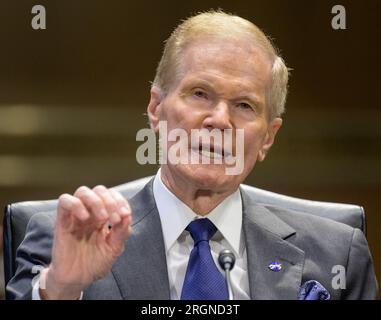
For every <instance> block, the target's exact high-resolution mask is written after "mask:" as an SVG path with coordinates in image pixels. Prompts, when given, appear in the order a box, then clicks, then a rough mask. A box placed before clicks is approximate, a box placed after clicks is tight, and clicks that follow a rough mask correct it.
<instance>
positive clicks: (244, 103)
mask: <svg viewBox="0 0 381 320" xmlns="http://www.w3.org/2000/svg"><path fill="white" fill-rule="evenodd" d="M238 106H239V107H240V108H241V109H247V110H250V109H251V110H254V109H253V107H252V106H251V105H250V104H248V103H246V102H240V103H239V104H238Z"/></svg>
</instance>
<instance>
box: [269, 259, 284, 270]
mask: <svg viewBox="0 0 381 320" xmlns="http://www.w3.org/2000/svg"><path fill="white" fill-rule="evenodd" d="M269 269H270V270H271V271H274V272H278V271H280V270H281V269H282V264H281V263H279V262H278V261H273V262H271V263H270V264H269Z"/></svg>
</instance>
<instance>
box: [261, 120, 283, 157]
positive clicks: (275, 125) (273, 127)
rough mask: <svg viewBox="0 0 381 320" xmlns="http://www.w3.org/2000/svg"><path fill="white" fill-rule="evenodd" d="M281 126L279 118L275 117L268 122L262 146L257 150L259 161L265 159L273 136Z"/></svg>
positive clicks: (273, 138) (272, 141)
mask: <svg viewBox="0 0 381 320" xmlns="http://www.w3.org/2000/svg"><path fill="white" fill-rule="evenodd" d="M281 126H282V119H281V118H275V119H273V120H272V121H271V122H270V124H269V127H268V129H267V133H266V136H265V139H264V142H263V145H262V148H261V149H260V150H259V153H258V160H259V161H263V160H265V158H266V154H267V152H268V151H269V150H270V148H271V146H272V145H273V143H274V140H275V136H276V134H277V132H278V130H279V128H280V127H281Z"/></svg>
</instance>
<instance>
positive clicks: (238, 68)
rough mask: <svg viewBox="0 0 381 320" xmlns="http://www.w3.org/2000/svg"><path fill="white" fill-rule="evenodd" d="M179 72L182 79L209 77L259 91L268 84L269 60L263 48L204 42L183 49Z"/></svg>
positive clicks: (237, 42)
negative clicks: (197, 76) (192, 76)
mask: <svg viewBox="0 0 381 320" xmlns="http://www.w3.org/2000/svg"><path fill="white" fill-rule="evenodd" d="M179 71H180V74H181V75H182V78H183V79H184V78H189V76H190V75H192V74H198V75H201V74H209V75H210V76H213V75H215V76H216V77H217V78H222V79H224V78H225V79H226V80H229V81H231V82H232V83H233V82H234V83H237V84H241V85H242V86H244V87H256V88H257V89H260V88H259V87H263V88H265V87H266V86H267V84H268V82H269V80H270V76H271V60H270V57H269V56H268V54H267V53H266V52H265V51H264V50H263V49H262V48H260V47H259V46H255V45H253V44H251V43H249V42H248V41H244V40H236V39H229V40H226V39H215V38H209V39H208V38H205V39H202V40H195V41H192V42H191V43H190V44H189V45H188V46H187V47H186V48H185V49H184V51H183V53H182V56H181V61H180V70H179Z"/></svg>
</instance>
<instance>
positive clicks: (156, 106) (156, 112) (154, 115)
mask: <svg viewBox="0 0 381 320" xmlns="http://www.w3.org/2000/svg"><path fill="white" fill-rule="evenodd" d="M163 98H164V93H163V91H162V90H161V89H160V88H158V87H157V86H152V88H151V97H150V101H149V104H148V107H147V115H148V119H149V123H150V126H151V129H153V130H154V131H155V132H158V130H159V120H160V110H161V108H160V107H161V102H162V100H163Z"/></svg>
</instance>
